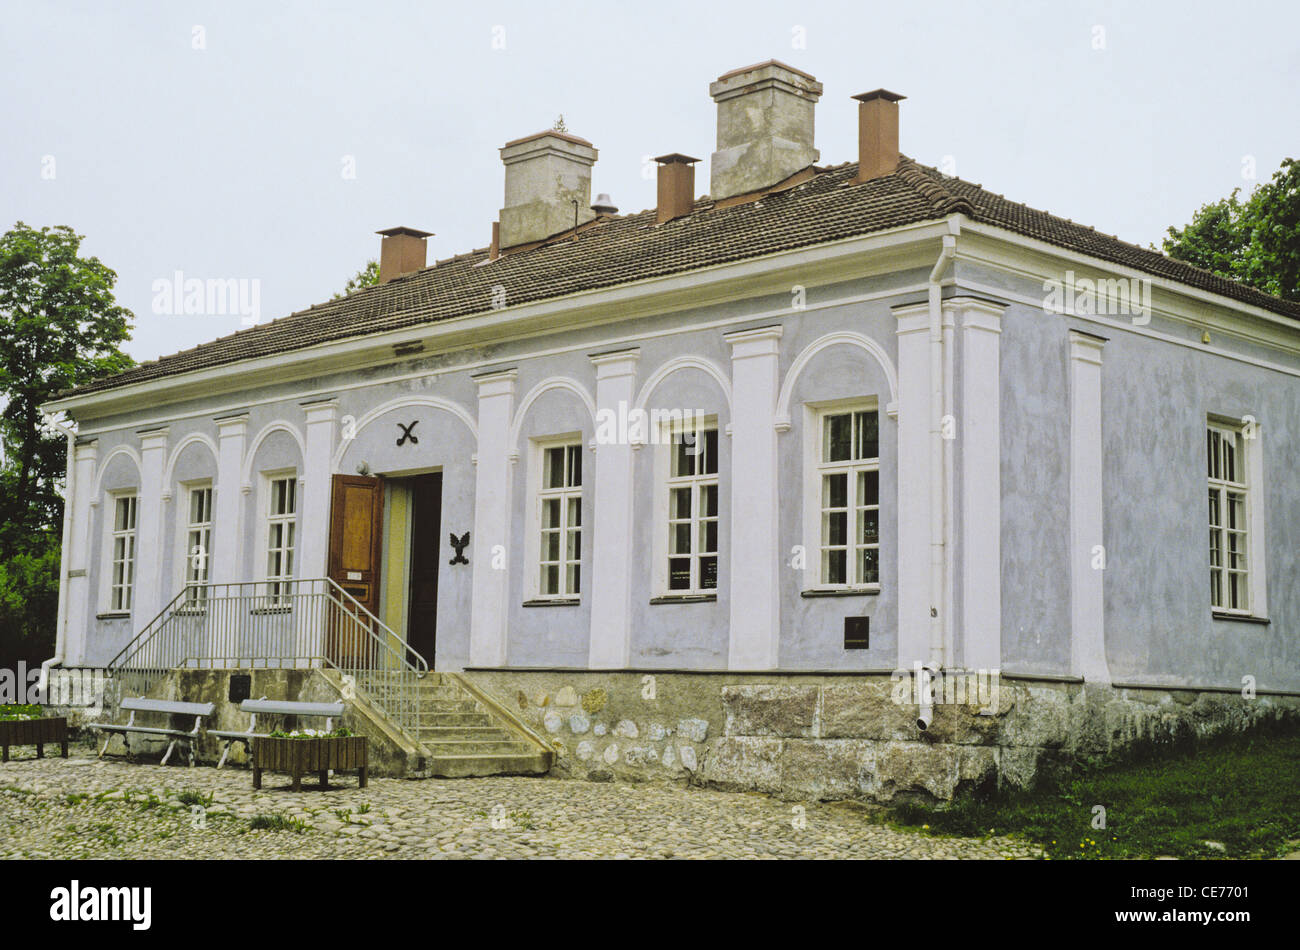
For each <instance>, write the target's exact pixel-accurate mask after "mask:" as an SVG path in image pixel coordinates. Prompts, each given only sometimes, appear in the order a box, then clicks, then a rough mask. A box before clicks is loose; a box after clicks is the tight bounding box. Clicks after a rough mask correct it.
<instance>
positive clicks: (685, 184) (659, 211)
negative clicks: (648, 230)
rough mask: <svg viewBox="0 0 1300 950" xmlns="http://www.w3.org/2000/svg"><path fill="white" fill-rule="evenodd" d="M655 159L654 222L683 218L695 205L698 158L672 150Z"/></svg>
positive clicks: (661, 222)
mask: <svg viewBox="0 0 1300 950" xmlns="http://www.w3.org/2000/svg"><path fill="white" fill-rule="evenodd" d="M655 161H656V162H658V163H659V197H658V199H657V201H656V204H655V212H656V213H655V223H656V224H663V223H664V222H665V221H672V220H674V219H676V218H684V217H685V216H686V215H688V214H690V213H691V209H692V208H694V207H695V163H696V162H698V161H699V159H698V158H691V157H690V156H689V155H680V154H678V153H677V152H673V153H671V154H669V155H660V156H659V157H658V158H656V159H655Z"/></svg>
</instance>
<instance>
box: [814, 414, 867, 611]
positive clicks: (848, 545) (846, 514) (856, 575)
mask: <svg viewBox="0 0 1300 950" xmlns="http://www.w3.org/2000/svg"><path fill="white" fill-rule="evenodd" d="M820 419H821V447H820V453H819V456H818V463H817V475H818V493H819V499H820V501H819V504H820V510H821V517H820V526H819V528H818V531H819V541H818V545H819V553H820V558H821V566H820V568H819V578H818V579H819V583H820V585H821V586H823V587H833V588H850V587H870V586H874V585H878V584H879V583H880V426H879V414H878V413H877V412H876V411H875V410H853V411H849V412H828V413H824V414H823V415H821V417H820Z"/></svg>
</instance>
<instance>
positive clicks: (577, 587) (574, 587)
mask: <svg viewBox="0 0 1300 950" xmlns="http://www.w3.org/2000/svg"><path fill="white" fill-rule="evenodd" d="M581 575H582V565H581V564H570V565H569V589H568V593H570V594H577V593H581V591H582V576H581Z"/></svg>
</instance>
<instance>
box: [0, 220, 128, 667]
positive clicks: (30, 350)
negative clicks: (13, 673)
mask: <svg viewBox="0 0 1300 950" xmlns="http://www.w3.org/2000/svg"><path fill="white" fill-rule="evenodd" d="M81 241H82V236H81V235H79V234H77V233H76V232H74V231H73V230H72V229H71V228H68V227H64V226H57V227H44V228H40V229H37V228H32V227H29V226H27V225H26V224H23V223H22V222H21V221H19V222H18V223H17V224H15V225H14V227H13V228H11V229H10V230H9V231H8V232H6V233H5V234H3V235H0V399H3V400H4V410H3V412H0V446H3V449H4V458H3V462H0V647H3V648H4V649H3V650H2V651H0V652H4V653H5V654H8V655H9V656H11V657H12V656H14V655H15V653H14V651H15V650H17V649H18V647H19V645H20V644H22V643H24V642H40V643H42V644H48V643H50V642H52V640H53V633H54V625H55V612H56V610H57V603H58V582H59V581H58V573H59V571H58V568H59V544H60V540H61V527H62V515H63V499H62V498H61V496H60V494H59V492H60V489H61V485H62V481H63V477H64V473H65V466H66V461H67V442H66V439H65V438H64V437H63V436H62V435H61V434H60V433H59V432H58V430H56V429H54V428H52V427H50V426H49V425H47V424H46V423H45V421H44V420H43V418H42V416H41V411H40V406H41V405H42V404H43V403H45V402H48V401H49V400H50V399H51V398H53V397H54V396H55V395H56V394H58V393H60V392H62V391H63V390H66V389H70V388H73V387H76V386H80V385H83V384H85V383H88V382H90V381H91V380H92V379H95V378H97V377H100V376H103V375H105V374H108V373H113V372H117V371H119V370H122V369H125V368H127V367H128V366H130V365H131V362H132V361H131V358H130V357H128V356H127V355H126V354H124V353H122V352H121V350H120V349H119V348H118V346H119V344H121V343H122V342H123V341H125V340H126V339H127V338H128V336H129V330H130V326H129V323H128V321H129V319H130V318H131V316H132V315H131V312H130V311H129V310H127V309H125V308H124V307H121V306H119V305H118V303H117V301H116V299H115V298H114V296H113V286H114V284H115V283H116V282H117V274H115V273H114V272H113V271H112V270H111V269H109V268H108V267H106V266H105V265H104V264H103V263H101V262H100V261H99V259H98V258H95V257H83V256H81V254H80V249H81ZM20 652H26V651H20ZM46 655H48V653H46Z"/></svg>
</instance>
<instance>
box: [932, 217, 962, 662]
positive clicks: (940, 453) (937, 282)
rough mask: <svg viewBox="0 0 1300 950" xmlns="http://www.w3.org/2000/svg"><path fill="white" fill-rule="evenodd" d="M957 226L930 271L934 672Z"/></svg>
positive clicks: (939, 658) (943, 622)
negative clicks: (948, 313) (949, 294)
mask: <svg viewBox="0 0 1300 950" xmlns="http://www.w3.org/2000/svg"><path fill="white" fill-rule="evenodd" d="M960 227H961V226H960V225H959V224H958V222H957V219H956V218H955V217H953V218H949V219H948V229H949V231H950V232H951V233H949V234H945V235H944V236H943V248H942V250H940V252H939V259H938V260H937V261H935V262H934V268H933V269H932V270H931V271H930V280H929V304H930V390H931V392H930V512H931V515H930V596H931V604H930V663H929V665H930V667H931V669H932V670H933V671H934V672H936V673H937V672H938V671H940V670H942V669H943V665H944V645H945V643H946V641H947V633H946V631H947V630H948V628H949V620H948V613H949V604H948V603H947V593H946V592H947V578H946V575H947V569H946V568H947V561H946V558H947V550H946V549H947V544H946V541H947V532H948V522H949V518H950V513H949V511H948V504H947V485H946V482H947V478H946V470H945V452H946V447H945V445H944V438H943V419H944V414H945V407H946V390H947V389H948V387H947V386H945V385H944V382H945V378H944V377H945V372H944V339H943V298H942V291H943V285H942V282H941V279H942V276H943V273H944V271H945V270H947V269H948V265H949V264H950V263H951V261H952V259H953V256H954V255H955V254H956V253H957V234H958V233H959V232H960Z"/></svg>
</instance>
